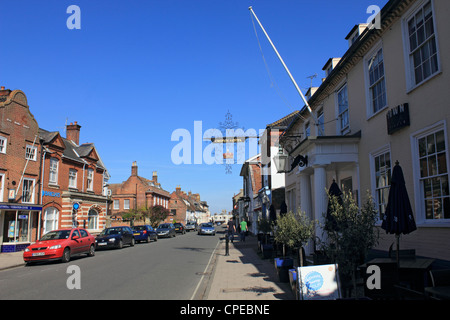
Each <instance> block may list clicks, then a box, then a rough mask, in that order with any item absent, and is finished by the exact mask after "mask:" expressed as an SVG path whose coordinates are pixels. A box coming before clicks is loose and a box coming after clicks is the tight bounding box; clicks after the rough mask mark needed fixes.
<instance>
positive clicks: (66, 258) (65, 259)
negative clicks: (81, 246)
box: [61, 248, 70, 263]
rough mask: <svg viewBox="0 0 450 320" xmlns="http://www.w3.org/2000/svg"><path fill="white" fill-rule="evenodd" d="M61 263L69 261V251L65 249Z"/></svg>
mask: <svg viewBox="0 0 450 320" xmlns="http://www.w3.org/2000/svg"><path fill="white" fill-rule="evenodd" d="M61 261H62V262H64V263H67V262H69V261H70V249H69V248H65V249H64V252H63V255H62V257H61Z"/></svg>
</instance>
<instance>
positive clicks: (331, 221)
mask: <svg viewBox="0 0 450 320" xmlns="http://www.w3.org/2000/svg"><path fill="white" fill-rule="evenodd" d="M341 196H342V191H341V189H339V186H338V184H337V183H336V180H334V179H333V183H332V184H331V186H330V189H329V190H328V197H329V200H328V208H327V219H326V222H325V230H337V223H336V219H335V218H334V217H333V216H332V214H331V211H332V205H331V199H332V198H333V197H337V201H338V203H339V204H340V205H342V197H341Z"/></svg>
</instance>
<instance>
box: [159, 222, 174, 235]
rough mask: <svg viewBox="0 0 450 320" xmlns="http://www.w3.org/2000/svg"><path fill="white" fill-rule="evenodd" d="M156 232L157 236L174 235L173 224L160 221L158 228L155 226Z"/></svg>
mask: <svg viewBox="0 0 450 320" xmlns="http://www.w3.org/2000/svg"><path fill="white" fill-rule="evenodd" d="M156 233H157V234H158V238H162V237H167V238H170V237H175V236H176V232H175V226H174V225H173V224H172V223H161V224H160V225H159V226H158V228H156Z"/></svg>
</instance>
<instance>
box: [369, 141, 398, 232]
mask: <svg viewBox="0 0 450 320" xmlns="http://www.w3.org/2000/svg"><path fill="white" fill-rule="evenodd" d="M388 153H389V163H390V168H389V171H387V172H384V174H385V175H386V177H387V181H388V183H387V185H386V186H384V187H383V188H380V187H378V186H377V171H376V158H378V157H380V156H385V157H386V154H388ZM392 170H393V163H392V150H391V146H390V144H388V145H385V146H383V147H381V148H379V149H377V150H374V151H372V152H371V153H370V185H371V190H372V197H373V199H374V201H375V205H376V208H377V211H378V222H379V223H381V221H382V216H383V213H384V212H383V213H382V212H380V210H379V209H380V206H381V205H382V204H381V203H380V199H379V197H378V194H379V193H378V190H380V189H387V196H389V189H390V179H391V177H392ZM385 200H386V203H384V210H386V205H387V198H386V199H385Z"/></svg>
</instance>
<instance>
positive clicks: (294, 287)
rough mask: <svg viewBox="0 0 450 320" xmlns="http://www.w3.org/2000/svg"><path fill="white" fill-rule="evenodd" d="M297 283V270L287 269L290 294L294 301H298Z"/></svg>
mask: <svg viewBox="0 0 450 320" xmlns="http://www.w3.org/2000/svg"><path fill="white" fill-rule="evenodd" d="M297 282H298V281H297V270H296V269H289V283H290V284H291V290H292V293H293V294H294V295H295V300H298V290H297Z"/></svg>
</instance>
